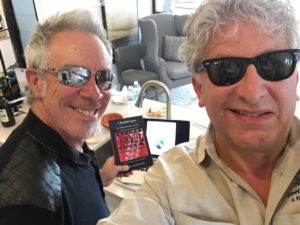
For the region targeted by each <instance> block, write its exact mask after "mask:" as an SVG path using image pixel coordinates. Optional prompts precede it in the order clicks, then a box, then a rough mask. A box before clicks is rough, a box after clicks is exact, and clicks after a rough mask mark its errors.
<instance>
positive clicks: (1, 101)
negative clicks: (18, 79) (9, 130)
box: [0, 89, 16, 127]
mask: <svg viewBox="0 0 300 225" xmlns="http://www.w3.org/2000/svg"><path fill="white" fill-rule="evenodd" d="M0 122H1V124H2V126H3V127H11V126H13V125H15V124H16V120H15V117H14V114H13V111H12V110H11V108H10V105H9V103H8V100H7V99H6V98H5V97H4V96H3V92H2V90H1V89H0Z"/></svg>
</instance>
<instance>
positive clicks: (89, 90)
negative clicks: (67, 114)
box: [80, 75, 103, 100]
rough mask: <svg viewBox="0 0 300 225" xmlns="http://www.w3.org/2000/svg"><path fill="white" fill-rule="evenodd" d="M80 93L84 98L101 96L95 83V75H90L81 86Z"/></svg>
mask: <svg viewBox="0 0 300 225" xmlns="http://www.w3.org/2000/svg"><path fill="white" fill-rule="evenodd" d="M80 94H81V95H82V96H83V97H85V98H92V99H96V100H97V99H99V98H101V97H102V96H103V94H102V92H101V91H100V90H99V88H98V85H97V83H96V79H95V76H94V75H92V77H91V79H90V80H89V81H88V82H87V83H86V85H84V86H83V87H82V88H81V91H80Z"/></svg>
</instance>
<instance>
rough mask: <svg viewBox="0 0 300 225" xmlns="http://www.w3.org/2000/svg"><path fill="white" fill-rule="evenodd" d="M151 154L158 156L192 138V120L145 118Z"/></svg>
mask: <svg viewBox="0 0 300 225" xmlns="http://www.w3.org/2000/svg"><path fill="white" fill-rule="evenodd" d="M144 122H145V129H146V136H147V139H148V144H149V148H150V152H151V155H152V156H153V157H158V156H159V155H161V154H162V153H164V152H165V151H167V150H168V149H170V148H172V147H174V146H175V145H177V144H180V143H182V142H187V141H189V139H190V121H186V120H165V119H148V118H144Z"/></svg>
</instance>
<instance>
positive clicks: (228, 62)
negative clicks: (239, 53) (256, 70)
mask: <svg viewBox="0 0 300 225" xmlns="http://www.w3.org/2000/svg"><path fill="white" fill-rule="evenodd" d="M203 65H204V67H205V68H206V70H207V72H208V76H209V78H210V80H211V82H212V83H213V84H215V85H218V86H228V85H231V84H234V83H237V82H238V81H239V80H240V79H241V78H242V76H243V73H244V68H245V62H244V60H241V59H234V58H223V59H216V60H208V61H207V62H205V61H204V62H203Z"/></svg>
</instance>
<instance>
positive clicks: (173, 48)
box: [163, 35, 185, 62]
mask: <svg viewBox="0 0 300 225" xmlns="http://www.w3.org/2000/svg"><path fill="white" fill-rule="evenodd" d="M184 38H185V37H183V36H169V35H165V36H164V51H163V55H164V59H165V60H168V61H179V62H182V60H181V59H180V58H179V53H178V50H179V46H180V45H181V44H182V42H183V41H184Z"/></svg>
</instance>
